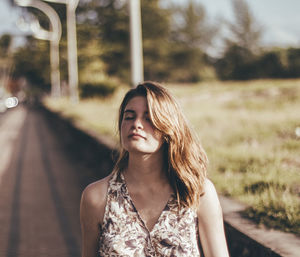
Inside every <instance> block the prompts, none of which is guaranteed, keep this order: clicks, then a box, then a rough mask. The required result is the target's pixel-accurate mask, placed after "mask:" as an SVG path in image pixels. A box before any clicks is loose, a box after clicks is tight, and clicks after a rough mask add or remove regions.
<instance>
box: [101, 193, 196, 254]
mask: <svg viewBox="0 0 300 257" xmlns="http://www.w3.org/2000/svg"><path fill="white" fill-rule="evenodd" d="M150 206H151V205H148V206H147V207H145V209H144V211H145V212H142V213H143V215H145V214H146V215H145V217H146V218H149V220H148V222H149V221H151V219H153V217H154V216H155V215H156V216H157V215H158V216H159V217H158V218H157V220H156V221H153V223H152V229H150V230H149V228H147V226H146V224H145V222H144V221H143V219H142V218H141V214H140V213H138V212H137V210H136V207H135V206H134V205H133V203H132V202H131V199H129V198H126V197H124V198H122V200H120V199H114V198H112V197H109V199H108V202H107V208H106V211H105V215H104V220H103V227H102V232H101V236H100V253H101V254H102V255H101V254H100V256H112V255H109V254H111V253H118V254H120V256H123V255H128V256H172V255H173V256H200V254H199V250H198V232H197V231H198V229H197V220H196V218H195V215H194V213H193V212H191V211H190V210H185V211H181V212H178V211H177V209H176V202H175V201H168V203H167V204H166V206H165V208H163V211H162V212H161V213H159V211H158V209H156V210H155V211H151V210H150V209H148V208H150ZM140 208H141V206H140ZM147 214H149V216H147ZM117 256H119V255H117Z"/></svg>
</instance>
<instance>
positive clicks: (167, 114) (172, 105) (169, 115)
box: [114, 81, 208, 207]
mask: <svg viewBox="0 0 300 257" xmlns="http://www.w3.org/2000/svg"><path fill="white" fill-rule="evenodd" d="M135 96H144V97H146V99H147V103H148V111H149V116H150V119H151V121H152V123H153V125H154V127H155V128H156V129H158V130H159V131H160V132H161V133H162V135H163V137H164V140H165V142H164V146H163V147H164V161H165V163H164V164H165V165H166V170H167V177H168V179H169V182H170V184H171V186H172V188H173V190H174V192H175V194H176V197H177V201H178V203H179V205H180V206H185V207H197V205H198V203H199V197H200V195H201V194H202V193H203V184H204V181H205V178H206V169H207V162H208V161H207V156H206V154H205V152H204V150H203V148H202V147H201V144H200V143H199V141H198V139H197V138H196V137H195V135H193V133H192V132H191V129H190V128H189V126H188V123H187V121H186V119H185V117H184V115H183V113H182V111H181V109H180V107H179V105H178V104H177V103H176V101H175V99H174V98H173V97H172V96H171V94H170V93H169V92H168V91H167V90H166V89H165V88H164V87H163V86H161V85H160V84H159V83H157V82H152V81H146V82H144V83H141V84H139V85H138V86H137V87H136V88H134V89H131V90H129V91H128V92H127V94H126V95H125V96H124V98H123V101H122V103H121V105H120V109H119V121H118V129H119V135H121V124H122V120H123V115H124V110H125V107H126V105H127V104H128V102H129V101H130V100H131V99H132V98H133V97H135ZM120 137H121V136H120ZM120 141H121V138H120ZM128 157H129V155H128V152H127V151H126V150H125V149H124V148H123V147H122V146H121V150H120V155H119V159H118V160H117V162H116V165H115V168H114V172H121V171H122V170H124V169H125V168H126V167H127V165H128Z"/></svg>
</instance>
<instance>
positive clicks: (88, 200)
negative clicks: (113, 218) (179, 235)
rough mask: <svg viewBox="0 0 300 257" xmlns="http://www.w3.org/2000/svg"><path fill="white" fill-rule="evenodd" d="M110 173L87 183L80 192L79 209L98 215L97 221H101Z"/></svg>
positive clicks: (88, 213) (90, 214)
mask: <svg viewBox="0 0 300 257" xmlns="http://www.w3.org/2000/svg"><path fill="white" fill-rule="evenodd" d="M110 178H111V175H109V176H107V177H105V178H103V179H101V180H98V181H96V182H94V183H91V184H89V185H88V186H87V187H86V188H85V189H84V190H83V192H82V196H81V204H80V205H81V211H82V212H84V213H86V214H87V215H88V216H94V215H95V216H97V217H99V222H100V223H101V222H102V219H103V215H104V210H105V205H106V197H107V189H108V182H109V180H110Z"/></svg>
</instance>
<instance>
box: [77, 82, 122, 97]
mask: <svg viewBox="0 0 300 257" xmlns="http://www.w3.org/2000/svg"><path fill="white" fill-rule="evenodd" d="M116 88H117V83H116V82H115V81H109V80H104V81H101V82H94V83H92V82H90V83H85V84H82V85H80V97H82V98H93V97H100V98H104V97H108V96H110V95H112V94H113V93H114V92H115V90H116Z"/></svg>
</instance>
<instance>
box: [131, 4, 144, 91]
mask: <svg viewBox="0 0 300 257" xmlns="http://www.w3.org/2000/svg"><path fill="white" fill-rule="evenodd" d="M129 13H130V53H131V83H132V86H133V87H134V86H136V85H137V84H138V83H139V82H142V81H143V80H144V68H143V46H142V24H141V23H142V22H141V5H140V0H129Z"/></svg>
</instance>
